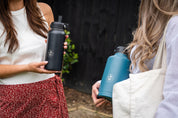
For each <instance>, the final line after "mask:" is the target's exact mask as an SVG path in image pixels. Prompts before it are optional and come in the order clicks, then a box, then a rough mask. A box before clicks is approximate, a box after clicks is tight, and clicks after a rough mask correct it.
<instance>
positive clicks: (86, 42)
mask: <svg viewBox="0 0 178 118" xmlns="http://www.w3.org/2000/svg"><path fill="white" fill-rule="evenodd" d="M40 1H43V2H46V3H47V4H49V5H50V6H51V7H52V10H53V13H54V16H55V20H57V17H58V15H62V16H63V22H66V23H69V25H70V31H71V35H70V37H71V39H72V41H73V43H74V44H75V45H76V52H78V54H79V62H78V63H77V64H74V66H73V70H72V72H71V74H70V75H69V76H66V75H64V77H65V78H66V79H65V85H66V86H68V87H71V88H75V89H77V90H80V91H84V92H87V93H90V92H91V86H92V84H93V83H94V82H95V81H97V80H100V79H101V78H102V74H103V71H104V67H105V63H106V60H107V58H108V56H110V55H112V54H113V50H114V49H115V48H116V47H117V46H119V45H122V46H126V45H127V44H128V43H129V42H130V41H131V40H132V35H131V34H132V31H133V30H134V29H135V27H136V25H137V12H138V5H139V0H40Z"/></svg>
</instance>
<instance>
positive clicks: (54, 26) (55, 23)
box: [50, 16, 64, 29]
mask: <svg viewBox="0 0 178 118" xmlns="http://www.w3.org/2000/svg"><path fill="white" fill-rule="evenodd" d="M61 21H62V16H58V22H52V23H51V25H50V27H51V28H59V29H63V28H64V23H62V22H61Z"/></svg>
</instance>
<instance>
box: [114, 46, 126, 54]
mask: <svg viewBox="0 0 178 118" xmlns="http://www.w3.org/2000/svg"><path fill="white" fill-rule="evenodd" d="M124 51H125V47H124V46H118V47H117V48H116V49H115V50H114V53H118V52H120V53H124Z"/></svg>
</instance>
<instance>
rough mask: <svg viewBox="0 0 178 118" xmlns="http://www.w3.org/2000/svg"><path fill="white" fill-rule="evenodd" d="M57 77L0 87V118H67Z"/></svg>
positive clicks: (62, 91)
mask: <svg viewBox="0 0 178 118" xmlns="http://www.w3.org/2000/svg"><path fill="white" fill-rule="evenodd" d="M68 117H69V116H68V111H67V104H66V99H65V96H64V90H63V85H62V81H61V79H60V78H59V77H58V76H55V77H52V78H50V79H47V80H44V81H40V82H35V83H30V84H18V85H0V118H68Z"/></svg>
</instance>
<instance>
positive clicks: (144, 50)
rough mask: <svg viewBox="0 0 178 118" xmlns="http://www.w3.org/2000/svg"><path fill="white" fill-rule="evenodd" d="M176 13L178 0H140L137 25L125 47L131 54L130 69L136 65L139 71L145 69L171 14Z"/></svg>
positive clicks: (153, 54)
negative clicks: (131, 39) (130, 40)
mask: <svg viewBox="0 0 178 118" xmlns="http://www.w3.org/2000/svg"><path fill="white" fill-rule="evenodd" d="M175 14H178V0H141V3H140V7H139V15H138V27H137V29H136V30H135V31H134V32H133V41H132V42H131V43H130V44H129V46H128V47H127V49H128V53H129V54H131V50H132V49H133V48H134V49H133V50H134V51H133V50H132V54H131V60H132V63H131V66H130V69H131V71H132V70H133V69H134V68H135V67H136V66H138V67H139V69H140V71H141V72H144V71H147V70H148V67H147V65H146V64H145V62H147V61H148V60H150V59H152V58H153V57H154V56H155V55H156V53H157V49H158V45H159V39H160V38H161V37H162V35H163V32H164V28H165V26H166V24H167V22H168V20H169V19H170V17H171V16H172V15H175Z"/></svg>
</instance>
